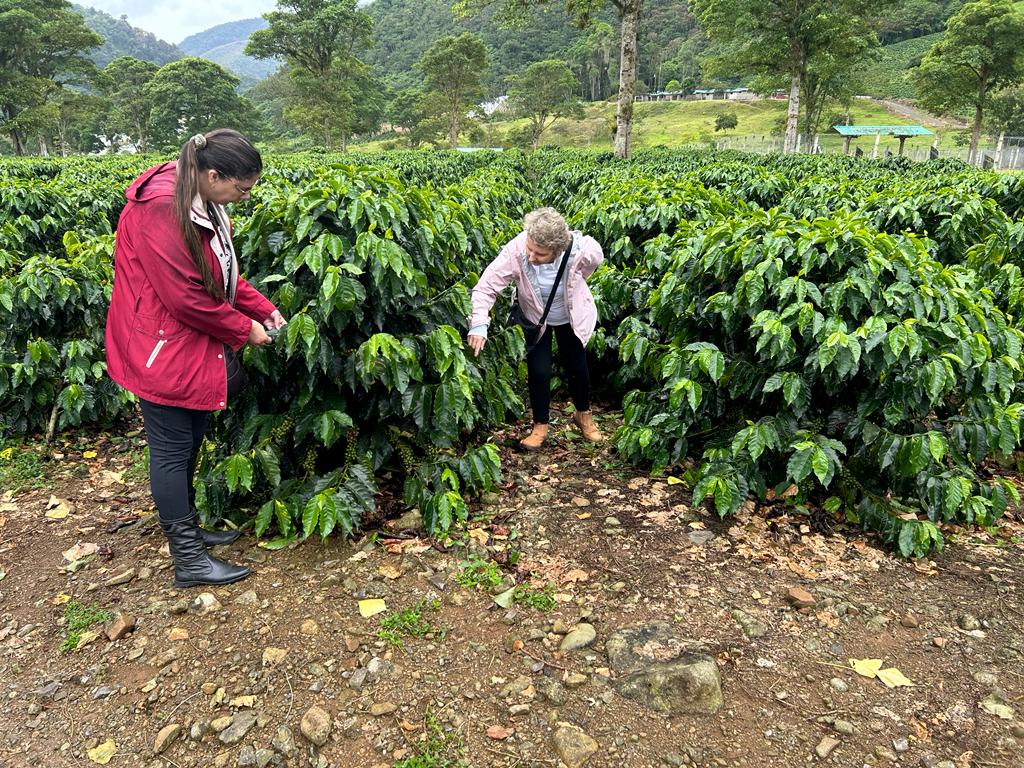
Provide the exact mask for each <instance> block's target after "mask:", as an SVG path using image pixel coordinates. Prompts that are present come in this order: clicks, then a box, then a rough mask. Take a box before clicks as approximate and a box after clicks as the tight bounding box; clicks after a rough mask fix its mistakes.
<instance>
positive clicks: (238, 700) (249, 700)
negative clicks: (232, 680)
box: [228, 696, 256, 709]
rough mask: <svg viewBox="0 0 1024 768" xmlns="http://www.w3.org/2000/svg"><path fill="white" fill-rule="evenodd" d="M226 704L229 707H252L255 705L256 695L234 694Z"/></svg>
mask: <svg viewBox="0 0 1024 768" xmlns="http://www.w3.org/2000/svg"><path fill="white" fill-rule="evenodd" d="M228 706H229V707H249V708H250V709H251V708H252V707H255V706H256V697H255V696H235V698H233V699H232V700H231V701H230V702H228Z"/></svg>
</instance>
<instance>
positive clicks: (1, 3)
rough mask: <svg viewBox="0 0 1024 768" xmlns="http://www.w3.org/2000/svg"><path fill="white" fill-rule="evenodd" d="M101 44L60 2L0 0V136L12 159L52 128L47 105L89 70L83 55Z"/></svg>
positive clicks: (92, 67) (91, 65)
mask: <svg viewBox="0 0 1024 768" xmlns="http://www.w3.org/2000/svg"><path fill="white" fill-rule="evenodd" d="M102 42H103V39H102V38H101V37H100V36H99V35H97V34H96V33H95V32H92V31H91V30H89V29H88V28H87V27H86V26H85V22H84V21H83V19H82V17H81V16H79V15H78V14H77V13H75V12H74V11H73V10H72V9H71V4H70V3H69V2H66V0H0V130H3V131H5V132H6V133H8V134H9V135H10V137H11V141H12V142H13V143H14V151H15V153H16V154H19V155H21V154H25V149H26V148H25V139H26V137H27V136H30V135H32V134H33V133H36V132H38V131H40V130H43V129H44V128H45V127H46V126H47V125H50V126H52V124H53V120H52V117H53V114H54V111H53V109H51V108H49V107H48V106H47V105H48V103H49V104H52V103H53V100H54V98H55V96H56V93H57V92H58V91H60V89H61V88H63V87H64V84H65V83H72V82H80V81H82V80H83V79H84V78H86V77H87V76H88V75H89V74H91V73H92V72H93V71H94V70H95V67H94V65H93V64H92V62H91V61H89V60H88V59H87V58H86V57H85V56H84V55H83V54H84V53H85V52H86V51H88V50H90V49H92V48H95V47H96V46H98V45H99V44H100V43H102ZM42 146H45V144H43V145H42Z"/></svg>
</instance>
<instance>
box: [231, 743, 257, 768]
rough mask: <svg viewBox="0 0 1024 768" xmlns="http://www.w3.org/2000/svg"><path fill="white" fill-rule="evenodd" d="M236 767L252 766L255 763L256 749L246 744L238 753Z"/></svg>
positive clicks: (249, 767) (245, 767)
mask: <svg viewBox="0 0 1024 768" xmlns="http://www.w3.org/2000/svg"><path fill="white" fill-rule="evenodd" d="M235 765H237V766H238V768H252V766H254V765H256V750H255V749H253V747H252V745H251V744H246V745H245V746H243V747H242V749H241V750H240V751H239V753H238V762H237V763H235Z"/></svg>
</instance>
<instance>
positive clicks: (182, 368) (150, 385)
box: [128, 313, 196, 398]
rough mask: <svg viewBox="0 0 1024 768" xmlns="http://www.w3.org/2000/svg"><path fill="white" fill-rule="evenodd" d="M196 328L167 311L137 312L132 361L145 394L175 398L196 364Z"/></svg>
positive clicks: (133, 325) (130, 354)
mask: <svg viewBox="0 0 1024 768" xmlns="http://www.w3.org/2000/svg"><path fill="white" fill-rule="evenodd" d="M195 340H196V338H195V331H193V330H192V329H191V328H189V327H188V326H187V325H184V324H183V323H179V322H178V321H177V320H174V319H173V318H171V317H168V316H166V315H164V316H158V315H147V314H143V313H136V315H135V319H134V321H133V322H132V326H131V338H130V339H129V341H128V365H129V367H130V368H131V369H132V371H133V373H134V375H135V379H136V381H137V382H138V384H139V386H140V388H141V389H142V390H144V394H148V395H150V396H159V397H165V398H173V397H174V396H175V395H176V394H177V393H178V390H179V388H180V385H181V381H182V379H183V377H184V376H185V374H186V372H187V369H188V368H189V366H190V365H194V364H195V361H194V359H193V358H194V355H195V352H196V350H195Z"/></svg>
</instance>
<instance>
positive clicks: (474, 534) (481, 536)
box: [469, 528, 491, 547]
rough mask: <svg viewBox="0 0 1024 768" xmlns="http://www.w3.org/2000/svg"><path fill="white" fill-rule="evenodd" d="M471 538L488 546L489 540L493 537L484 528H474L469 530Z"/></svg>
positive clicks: (483, 545) (481, 544)
mask: <svg viewBox="0 0 1024 768" xmlns="http://www.w3.org/2000/svg"><path fill="white" fill-rule="evenodd" d="M469 538H471V539H473V540H474V541H476V542H477V543H478V544H480V546H481V547H486V546H487V540H488V539H490V538H491V535H490V534H489V533H487V531H485V530H484V529H483V528H474V529H473V530H471V531H470V532H469Z"/></svg>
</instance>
